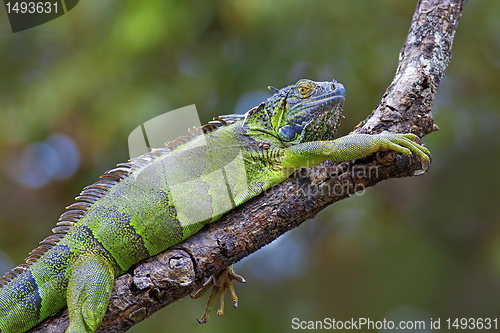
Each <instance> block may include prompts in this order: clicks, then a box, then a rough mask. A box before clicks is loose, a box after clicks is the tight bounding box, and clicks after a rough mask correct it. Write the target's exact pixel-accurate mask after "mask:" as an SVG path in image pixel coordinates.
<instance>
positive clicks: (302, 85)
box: [297, 80, 314, 97]
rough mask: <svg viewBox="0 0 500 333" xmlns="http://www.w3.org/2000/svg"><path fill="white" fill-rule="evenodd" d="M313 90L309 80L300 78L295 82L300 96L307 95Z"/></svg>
mask: <svg viewBox="0 0 500 333" xmlns="http://www.w3.org/2000/svg"><path fill="white" fill-rule="evenodd" d="M313 91H314V85H313V84H312V82H311V81H309V80H300V81H299V82H297V92H298V93H299V95H300V97H307V96H309V95H310V94H311V93H312V92H313Z"/></svg>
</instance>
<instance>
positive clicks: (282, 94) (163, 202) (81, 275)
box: [0, 80, 430, 333]
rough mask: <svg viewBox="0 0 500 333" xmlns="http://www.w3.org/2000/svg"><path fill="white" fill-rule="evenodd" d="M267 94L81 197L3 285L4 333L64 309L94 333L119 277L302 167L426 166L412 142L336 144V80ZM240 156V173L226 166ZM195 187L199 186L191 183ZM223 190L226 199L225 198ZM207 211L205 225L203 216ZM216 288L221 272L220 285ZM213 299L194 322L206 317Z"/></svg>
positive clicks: (371, 139)
mask: <svg viewBox="0 0 500 333" xmlns="http://www.w3.org/2000/svg"><path fill="white" fill-rule="evenodd" d="M273 90H274V91H275V94H274V95H273V96H272V97H270V98H269V99H268V100H267V101H266V102H264V103H262V104H261V105H259V106H258V107H256V108H254V109H252V110H250V111H249V112H247V113H246V114H245V116H244V117H243V116H238V115H235V116H232V117H231V116H228V117H227V118H220V119H226V120H227V119H231V121H229V124H225V126H221V127H220V128H218V129H217V130H214V131H211V132H209V133H207V134H205V135H199V136H197V137H196V138H194V139H193V140H191V141H189V142H187V143H183V144H179V143H178V144H177V145H178V147H177V148H175V149H173V150H172V149H168V148H167V149H165V148H164V149H158V150H155V151H153V153H149V154H146V156H143V157H140V158H138V159H135V160H132V161H131V163H128V164H123V165H122V167H120V168H118V169H120V170H119V171H116V170H118V169H115V170H113V171H112V172H111V176H107V177H108V178H105V181H104V182H101V183H100V182H98V183H96V184H97V185H96V184H94V185H93V187H92V186H91V188H90V189H88V190H86V191H85V190H84V191H83V192H82V196H81V197H79V198H80V199H78V198H77V199H78V200H79V202H78V203H77V204H75V205H76V206H74V207H76V208H74V209H73V210H70V211H69V212H67V213H65V214H66V215H65V214H63V215H62V217H61V220H63V221H62V222H60V224H61V225H63V227H58V228H63V229H64V230H63V229H58V228H56V229H57V230H54V232H56V235H55V236H53V237H56V236H57V237H58V238H57V239H56V240H55V241H54V240H50V239H49V238H50V237H49V238H47V239H49V240H47V239H46V240H44V241H42V242H41V243H43V244H42V246H41V247H39V248H38V249H35V250H34V251H33V252H32V254H31V256H30V257H28V259H27V261H28V263H29V265H20V266H18V268H15V269H14V270H13V271H14V272H15V273H12V272H11V273H10V276H11V277H10V278H7V279H6V278H4V284H5V285H4V286H3V287H2V288H1V289H0V332H1V333H14V332H24V331H26V330H28V329H30V328H32V327H34V326H35V325H37V324H38V323H40V322H41V321H42V320H43V319H45V318H47V317H49V316H51V315H53V314H55V313H57V312H58V311H60V310H61V309H63V308H64V307H65V306H68V309H69V316H70V325H69V327H68V329H67V331H66V332H94V331H95V330H96V329H97V327H98V325H99V323H100V322H101V320H102V318H103V316H104V313H105V311H106V309H107V305H108V301H109V298H110V295H111V290H112V287H113V280H114V278H115V277H117V276H119V275H121V274H123V273H124V272H126V271H127V270H128V269H129V268H130V267H131V266H132V265H134V264H136V263H138V262H140V261H141V260H144V259H146V258H148V257H150V256H154V255H156V254H158V253H160V252H162V251H164V250H165V249H167V248H169V247H170V246H172V245H175V244H177V243H179V242H181V241H182V240H184V239H186V238H188V237H189V236H191V235H193V234H194V233H196V232H197V231H198V230H199V229H200V228H202V227H203V226H204V225H205V224H207V223H211V222H213V221H216V220H217V219H218V218H219V217H220V216H221V215H222V214H223V213H224V212H225V211H227V210H228V209H232V208H234V207H236V206H238V205H241V204H242V203H244V202H245V201H247V200H249V199H250V198H252V197H254V196H256V195H258V194H259V193H261V192H263V191H264V190H266V189H269V188H270V187H272V186H273V185H276V184H278V183H280V182H282V181H283V180H285V179H286V178H288V176H289V175H290V174H291V173H292V172H293V171H294V170H296V169H297V168H300V167H312V166H314V165H316V164H318V163H320V162H322V161H324V160H333V161H348V160H354V159H358V158H362V157H365V156H367V155H369V154H371V153H374V152H377V151H380V150H395V151H396V152H399V153H402V154H404V155H406V156H410V155H411V154H414V155H416V156H418V157H419V158H420V159H421V160H422V162H423V163H426V164H429V163H430V153H429V151H428V150H427V149H426V148H425V147H423V146H421V145H420V144H419V139H418V138H417V137H416V136H415V135H413V134H392V133H387V132H384V133H382V134H379V135H365V134H351V135H348V136H345V137H341V138H339V139H336V140H333V135H334V133H335V131H336V128H337V125H338V123H339V118H340V116H341V111H342V106H343V104H344V98H345V89H344V87H343V86H342V85H341V84H340V83H337V82H336V81H332V82H313V81H309V80H300V81H298V82H297V83H296V84H295V85H291V86H288V87H286V88H283V89H281V90H279V91H278V90H277V89H275V88H273ZM221 122H223V123H226V121H221ZM203 140H204V141H203ZM239 154H241V155H239ZM238 156H239V157H240V161H243V162H242V163H243V164H241V163H240V164H239V165H237V166H236V167H229V164H228V163H229V161H233V160H234V161H235V160H237V157H238ZM222 169H224V170H225V171H224V172H222V173H221V172H220V171H221V170H222ZM113 175H114V178H116V179H113V177H112V176H113ZM116 175H121V176H120V177H118V176H116ZM105 176H106V175H105ZM106 179H107V182H106ZM166 179H169V182H170V183H171V184H170V186H172V183H175V184H176V186H177V190H176V192H175V195H173V194H172V193H173V190H171V187H169V186H167V180H166ZM220 179H224V181H220ZM242 180H243V181H242ZM245 180H246V181H245ZM192 181H194V182H195V184H196V186H188V185H186V184H191V185H192V183H189V182H192ZM99 184H100V185H99ZM172 188H173V187H172ZM179 189H180V191H179ZM228 190H229V191H230V192H231V194H232V195H231V197H230V200H229V201H228V199H227V197H225V196H224V195H221V194H220V193H221V192H224V191H226V192H225V193H227V191H228ZM98 192H99V193H100V194H99V193H98ZM179 193H181V194H179ZM92 195H94V197H92ZM96 198H97V199H96ZM174 201H175V203H176V204H174ZM228 202H229V204H230V205H229V208H228ZM193 205H194V206H193ZM181 206H186V207H181ZM71 207H73V205H72V206H70V207H69V208H71ZM198 207H201V208H198ZM69 208H68V209H69ZM207 210H208V211H210V212H211V214H210V215H209V216H208V217H207V216H206V215H203V212H207ZM180 212H183V213H182V214H181V213H180ZM200 216H204V218H203V219H201V218H200ZM65 220H68V221H75V222H77V223H74V225H73V223H72V222H71V223H67V222H65ZM57 233H59V234H57ZM61 233H62V235H61ZM63 236H64V237H63ZM59 238H62V239H60V240H59ZM44 244H45V245H44ZM47 244H51V245H47ZM52 245H53V246H52ZM44 246H45V247H44ZM37 253H38V254H37ZM38 257H40V258H38ZM30 258H31V259H30ZM33 258H34V259H33ZM8 274H9V273H8ZM226 275H227V274H226ZM218 279H220V275H219V276H217V277H216V278H215V281H216V283H215V285H216V286H219V285H220V281H219V280H218ZM233 279H236V280H240V281H241V279H240V277H239V276H237V275H235V274H234V271H232V269H231V270H230V271H229V277H228V278H227V281H226V282H225V285H224V286H223V287H222V289H221V288H219V289H218V291H220V292H221V293H223V292H224V289H225V288H226V287H227V288H228V289H229V290H230V293H231V295H232V296H234V297H235V295H234V291H233V288H232V281H231V280H233ZM9 280H10V281H9ZM0 282H1V280H0ZM209 284H210V283H209ZM219 287H220V286H219ZM203 289H204V290H206V289H207V285H206V286H205V287H204V288H203ZM204 290H203V291H204ZM199 294H200V293H198V294H197V295H195V296H199ZM214 297H215V293H213V295H211V296H210V299H209V304H208V305H207V310H206V312H205V314H204V316H203V317H202V319H201V320H200V321H201V322H206V320H208V313H209V311H210V306H211V302H212V301H213V299H214ZM218 314H222V311H221V309H220V308H219V312H218Z"/></svg>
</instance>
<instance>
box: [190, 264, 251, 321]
mask: <svg viewBox="0 0 500 333" xmlns="http://www.w3.org/2000/svg"><path fill="white" fill-rule="evenodd" d="M233 280H236V281H238V282H241V283H245V282H246V281H245V279H244V278H243V277H242V276H240V275H238V274H236V273H235V272H234V265H231V266H229V267H226V268H224V269H223V270H222V271H220V272H218V273H216V274H214V275H212V276H211V277H210V278H209V279H208V280H207V282H205V283H204V284H203V286H202V287H201V288H200V289H198V291H196V293H195V294H194V295H191V298H200V297H201V296H203V294H205V292H206V291H207V290H208V289H209V288H210V287H211V286H213V288H212V292H211V293H210V296H209V297H208V301H207V306H206V307H205V312H203V315H202V316H201V318H200V319H198V323H199V324H205V323H207V322H208V316H209V314H210V312H211V311H212V304H213V303H214V300H215V296H217V294H219V306H218V308H217V316H219V317H222V315H224V293H225V291H226V289H227V290H228V291H229V295H230V296H231V301H232V302H233V306H234V307H235V308H236V307H238V296H236V293H235V292H234V287H233Z"/></svg>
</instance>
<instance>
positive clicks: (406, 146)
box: [282, 132, 431, 170]
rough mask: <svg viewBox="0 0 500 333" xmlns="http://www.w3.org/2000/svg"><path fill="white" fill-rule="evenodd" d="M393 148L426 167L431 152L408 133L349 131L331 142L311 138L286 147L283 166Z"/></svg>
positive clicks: (344, 158) (312, 163)
mask: <svg viewBox="0 0 500 333" xmlns="http://www.w3.org/2000/svg"><path fill="white" fill-rule="evenodd" d="M387 150H394V151H396V152H398V153H402V154H404V155H406V156H408V157H410V156H411V155H412V154H415V155H416V156H418V157H419V158H420V159H421V161H422V162H423V163H425V164H426V166H425V170H427V169H428V167H429V164H430V162H431V153H430V152H429V150H428V149H427V148H426V147H424V146H423V145H421V144H420V139H419V138H418V137H417V136H416V135H415V134H411V133H407V134H395V133H389V132H382V133H381V134H375V135H370V134H350V135H346V136H343V137H341V138H338V139H336V140H332V141H312V142H306V143H301V144H298V145H295V146H292V147H289V148H286V149H285V152H284V156H283V160H282V166H283V167H284V168H285V169H286V168H310V167H313V166H315V165H317V164H319V163H321V162H323V161H325V160H330V161H350V160H356V159H359V158H363V157H366V156H368V155H370V154H372V153H375V152H378V151H387Z"/></svg>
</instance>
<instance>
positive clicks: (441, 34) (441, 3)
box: [30, 0, 465, 332]
mask: <svg viewBox="0 0 500 333" xmlns="http://www.w3.org/2000/svg"><path fill="white" fill-rule="evenodd" d="M464 2H465V0H420V1H419V2H418V5H417V8H416V11H415V13H414V15H413V19H412V24H411V27H410V31H409V33H408V36H407V39H406V42H405V44H404V46H403V48H402V50H401V53H400V56H399V64H398V68H397V70H396V75H395V77H394V80H393V82H392V83H391V85H390V86H389V87H388V88H387V90H386V92H385V93H384V95H383V96H382V100H381V101H380V103H379V105H378V106H377V108H376V109H375V110H374V111H373V112H372V114H371V115H370V116H369V117H368V118H367V119H366V120H365V121H363V122H361V123H360V124H359V125H358V126H357V127H356V128H355V130H354V132H356V133H368V134H376V133H380V132H382V131H383V130H388V131H391V132H395V133H408V132H411V133H414V134H417V135H418V136H419V137H423V136H425V135H426V134H429V133H431V132H433V131H435V130H437V129H438V128H437V126H436V125H435V124H434V121H433V118H432V115H431V107H432V104H433V101H434V96H435V94H436V91H437V88H438V85H439V83H440V81H441V79H442V78H443V76H444V71H445V69H446V67H447V65H448V63H449V61H450V58H451V46H452V43H453V37H454V35H455V31H456V28H457V24H458V21H459V19H460V16H461V14H462V9H463V5H464ZM420 169H421V163H420V161H419V160H418V159H415V158H414V159H409V158H406V157H405V156H403V155H401V154H395V153H394V152H387V153H380V154H377V155H374V156H371V157H368V158H365V159H363V160H358V161H350V162H343V163H334V162H329V161H326V162H324V163H322V164H320V165H318V166H316V167H314V168H311V169H308V170H307V171H305V170H299V171H298V172H296V173H295V174H294V175H292V176H291V177H290V178H289V179H288V180H286V181H285V182H283V183H281V184H279V185H278V186H275V187H274V188H273V189H271V190H269V191H266V192H265V193H262V194H261V195H259V196H258V197H256V198H254V199H252V200H250V201H249V202H247V203H246V204H244V205H243V206H241V207H238V208H237V209H235V210H234V211H231V212H229V213H228V214H226V215H225V216H223V217H222V218H221V219H220V220H219V221H218V222H217V223H213V224H211V225H209V226H207V227H205V228H203V229H202V230H201V231H200V232H199V233H197V234H196V235H194V236H193V237H191V238H189V239H188V240H186V241H184V242H182V243H181V244H178V245H176V246H174V247H173V248H170V249H168V250H167V251H165V252H164V253H162V254H160V255H158V256H156V257H152V258H150V259H148V260H146V261H144V262H142V263H140V264H139V265H138V266H137V267H136V268H135V269H134V270H133V272H130V273H127V274H125V275H123V276H121V277H119V278H117V279H116V280H115V286H114V289H113V295H112V298H111V301H110V304H109V308H108V312H107V314H106V316H105V318H104V320H103V322H102V324H101V325H100V327H99V329H98V332H124V331H126V330H127V329H129V328H130V327H132V326H133V325H134V324H136V323H138V322H140V321H142V320H144V319H146V318H147V317H148V316H149V315H151V314H152V313H154V312H155V311H157V310H159V309H161V308H163V307H165V306H167V305H169V304H170V303H173V302H175V301H176V300H179V299H181V298H184V297H186V296H188V295H189V294H190V293H192V292H193V290H195V289H196V288H199V287H200V285H201V283H202V281H203V280H204V278H206V277H208V276H210V275H211V274H214V273H215V272H217V271H220V270H222V269H223V268H225V267H227V266H229V265H231V264H233V263H235V262H237V261H238V260H240V259H242V258H244V257H246V256H248V255H249V254H251V253H252V252H254V251H257V250H258V249H259V248H261V247H263V246H264V245H266V244H268V243H270V242H271V241H273V240H274V239H276V238H277V237H279V236H280V235H282V234H283V233H285V232H287V231H288V230H291V229H292V228H295V227H297V226H299V225H300V224H301V223H302V222H304V221H305V220H307V219H311V218H313V217H314V216H315V215H316V214H317V213H318V212H319V211H321V210H322V209H324V208H326V207H327V206H329V205H331V204H333V203H335V202H336V201H339V200H342V199H345V198H348V197H349V196H350V195H352V194H353V193H355V191H356V190H358V189H362V188H366V187H369V186H373V185H375V184H377V183H378V182H380V181H382V180H385V179H391V178H398V177H408V176H412V175H414V174H415V173H418V170H420ZM193 320H194V318H193ZM67 326H68V312H67V310H65V311H62V312H61V313H59V314H57V315H56V316H54V317H51V318H49V319H47V320H45V321H44V322H43V323H41V324H40V325H39V326H38V327H36V328H34V329H33V330H31V331H30V332H64V330H65V329H66V328H67Z"/></svg>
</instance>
